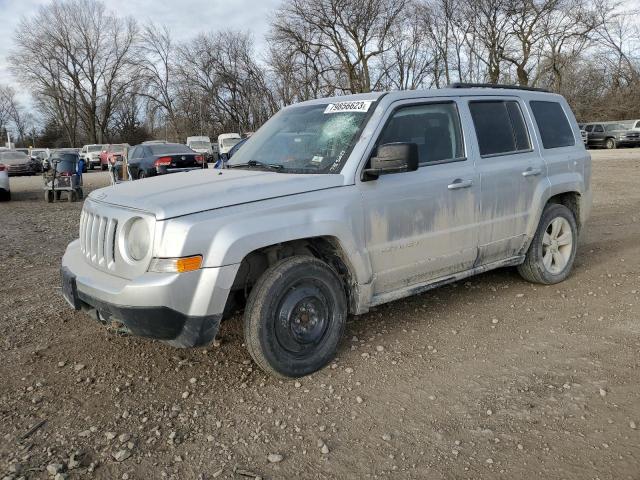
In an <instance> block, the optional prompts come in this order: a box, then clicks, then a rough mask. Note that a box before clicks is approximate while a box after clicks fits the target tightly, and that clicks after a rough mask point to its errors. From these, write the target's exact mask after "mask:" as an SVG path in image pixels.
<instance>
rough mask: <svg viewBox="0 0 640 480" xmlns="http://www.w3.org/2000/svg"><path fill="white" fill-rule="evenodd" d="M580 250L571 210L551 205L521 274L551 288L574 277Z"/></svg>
mask: <svg viewBox="0 0 640 480" xmlns="http://www.w3.org/2000/svg"><path fill="white" fill-rule="evenodd" d="M577 247H578V227H577V224H576V219H575V217H574V216H573V213H572V212H571V210H569V209H568V208H567V207H565V206H564V205H560V204H557V203H551V204H548V205H547V206H546V207H545V208H544V211H543V212H542V217H541V218H540V223H539V224H538V229H537V231H536V234H535V236H534V237H533V240H532V242H531V245H530V246H529V250H528V251H527V255H526V257H525V261H524V263H523V264H522V265H520V266H519V267H518V273H520V275H521V276H522V277H523V278H524V279H525V280H528V281H530V282H534V283H542V284H544V285H551V284H554V283H559V282H562V281H563V280H564V279H566V278H567V277H568V276H569V273H571V268H572V267H573V261H574V259H575V256H576V250H577Z"/></svg>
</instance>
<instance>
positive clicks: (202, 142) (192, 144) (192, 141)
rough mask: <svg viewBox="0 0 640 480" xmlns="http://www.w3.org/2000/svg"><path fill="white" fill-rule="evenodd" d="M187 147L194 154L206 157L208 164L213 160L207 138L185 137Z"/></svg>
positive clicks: (211, 147) (211, 148)
mask: <svg viewBox="0 0 640 480" xmlns="http://www.w3.org/2000/svg"><path fill="white" fill-rule="evenodd" d="M187 147H189V148H190V149H191V150H193V151H194V152H198V153H202V154H204V155H205V156H206V157H207V161H208V162H210V161H212V160H213V157H214V155H213V153H214V149H213V145H212V144H211V139H210V138H209V137H205V136H199V137H187Z"/></svg>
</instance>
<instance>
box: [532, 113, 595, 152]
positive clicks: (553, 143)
mask: <svg viewBox="0 0 640 480" xmlns="http://www.w3.org/2000/svg"><path fill="white" fill-rule="evenodd" d="M530 105H531V111H532V112H533V117H534V118H535V119H536V123H537V124H538V130H539V131H540V137H541V138H542V145H543V146H544V148H546V149H549V148H560V147H570V146H573V145H575V144H576V139H575V138H574V136H573V131H572V130H571V125H569V120H567V116H566V115H565V113H564V110H563V109H562V106H561V105H560V104H559V103H558V102H542V101H532V102H530ZM596 129H597V127H596Z"/></svg>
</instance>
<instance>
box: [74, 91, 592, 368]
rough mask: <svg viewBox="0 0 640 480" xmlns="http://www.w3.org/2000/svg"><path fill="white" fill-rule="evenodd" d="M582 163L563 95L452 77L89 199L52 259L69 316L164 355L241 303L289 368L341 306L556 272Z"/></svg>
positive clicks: (323, 349)
mask: <svg viewBox="0 0 640 480" xmlns="http://www.w3.org/2000/svg"><path fill="white" fill-rule="evenodd" d="M590 177H591V158H590V156H589V154H588V152H587V151H586V150H585V147H584V145H583V142H582V140H581V136H580V130H579V128H578V124H577V123H576V120H575V118H574V116H573V114H572V112H571V109H570V108H569V105H568V104H567V102H566V101H565V99H564V98H563V97H561V96H559V95H555V94H551V93H547V92H543V91H538V90H535V89H525V88H507V87H502V86H494V87H493V88H488V87H487V86H486V85H462V84H459V85H454V86H452V87H450V88H446V89H439V90H426V91H399V92H389V93H367V94H361V95H353V96H345V97H339V98H325V99H318V100H312V101H308V102H304V103H300V104H297V105H293V106H289V107H286V108H284V109H282V110H281V111H280V112H279V113H277V114H276V115H275V116H273V118H271V119H270V120H269V121H268V122H267V123H266V124H265V125H264V126H263V127H262V128H260V130H259V131H258V132H256V133H255V134H254V135H253V136H252V137H251V138H250V139H249V140H248V141H247V143H246V144H245V145H244V146H243V147H242V148H241V149H240V150H239V151H238V153H237V154H236V155H234V157H233V158H232V159H231V160H230V161H229V168H228V169H224V170H213V169H210V170H197V171H191V172H184V173H178V174H175V175H166V176H159V177H155V178H149V179H145V180H141V181H135V182H123V183H121V184H119V185H115V186H111V187H107V188H103V189H100V190H96V191H94V192H92V193H91V194H90V195H89V197H88V199H87V200H86V201H85V204H84V208H83V210H82V214H81V218H80V235H79V237H80V238H79V239H78V240H75V241H74V242H72V243H71V244H70V245H69V246H68V247H67V250H66V253H65V255H64V258H63V259H62V286H63V287H62V290H63V294H64V297H65V299H66V300H67V301H68V303H69V304H70V305H71V306H72V307H73V308H74V309H76V310H84V311H85V312H87V313H88V314H89V315H91V316H92V317H93V318H94V319H95V320H98V321H100V322H103V323H107V322H111V321H117V322H119V323H121V324H123V325H124V326H125V327H126V328H127V329H128V330H129V331H130V332H131V333H132V334H134V335H140V336H145V337H151V338H155V339H160V340H163V341H166V342H168V343H170V344H172V345H174V346H177V347H194V346H200V345H205V344H207V343H208V342H210V341H211V340H213V339H214V337H215V336H216V332H217V331H218V327H219V325H220V322H221V320H222V319H223V317H225V316H227V315H228V314H229V313H230V312H232V311H234V309H237V308H239V307H244V335H245V338H246V345H247V348H248V350H249V353H250V354H251V356H252V357H253V359H254V360H255V361H256V363H257V364H258V365H259V366H260V367H261V368H262V369H264V370H266V371H268V372H270V373H272V374H274V375H278V376H284V377H299V376H303V375H307V374H309V373H311V372H314V371H316V370H318V369H320V368H321V367H323V366H324V365H326V364H327V362H329V361H330V360H331V358H332V357H333V356H334V355H335V352H336V349H337V346H338V343H339V341H340V338H341V337H342V334H343V332H344V328H345V322H346V318H347V315H348V314H354V315H359V314H363V313H365V312H367V311H368V310H369V308H371V307H373V306H375V305H380V304H383V303H386V302H390V301H393V300H397V299H400V298H403V297H406V296H409V295H415V294H417V293H421V292H425V291H427V290H429V289H431V288H434V287H437V286H440V285H443V284H446V283H450V282H455V281H458V280H460V279H462V278H465V277H469V276H470V275H475V274H477V273H481V272H485V271H487V270H491V269H494V268H499V267H508V266H515V267H517V269H518V271H519V272H520V274H521V275H522V277H524V278H525V279H526V280H528V281H531V282H536V283H541V284H553V283H557V282H561V281H562V280H564V279H565V278H567V276H568V275H569V274H570V272H571V268H572V265H573V262H574V258H575V255H576V248H577V245H578V235H579V233H580V229H581V228H582V226H583V225H584V223H585V220H586V219H587V217H588V215H589V211H590V208H591V190H590Z"/></svg>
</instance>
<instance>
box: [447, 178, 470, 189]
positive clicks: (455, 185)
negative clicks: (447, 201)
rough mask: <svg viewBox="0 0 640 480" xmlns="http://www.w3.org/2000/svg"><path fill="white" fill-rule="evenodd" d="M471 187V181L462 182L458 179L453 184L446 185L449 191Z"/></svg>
mask: <svg viewBox="0 0 640 480" xmlns="http://www.w3.org/2000/svg"><path fill="white" fill-rule="evenodd" d="M471 185H473V180H462V179H460V178H456V179H455V180H454V181H453V183H450V184H449V185H447V188H448V189H449V190H460V189H461V188H469V187H470V186H471Z"/></svg>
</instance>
